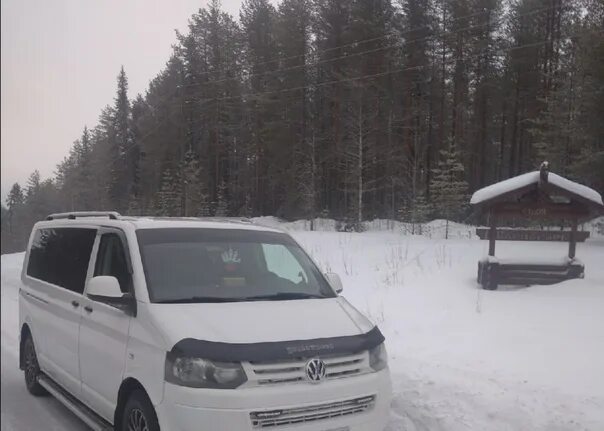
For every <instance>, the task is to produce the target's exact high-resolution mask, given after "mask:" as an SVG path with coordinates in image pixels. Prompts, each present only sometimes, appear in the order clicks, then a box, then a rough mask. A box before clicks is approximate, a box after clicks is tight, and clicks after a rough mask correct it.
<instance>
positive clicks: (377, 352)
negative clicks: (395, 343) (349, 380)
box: [369, 343, 388, 371]
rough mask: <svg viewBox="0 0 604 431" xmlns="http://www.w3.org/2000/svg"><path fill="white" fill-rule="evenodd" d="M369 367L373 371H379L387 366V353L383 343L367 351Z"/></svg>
mask: <svg viewBox="0 0 604 431" xmlns="http://www.w3.org/2000/svg"><path fill="white" fill-rule="evenodd" d="M369 366H370V367H371V368H373V370H374V371H381V370H383V369H384V368H386V367H387V366H388V353H387V352H386V346H385V345H384V343H382V344H380V345H379V346H377V347H374V348H373V349H371V350H370V351H369Z"/></svg>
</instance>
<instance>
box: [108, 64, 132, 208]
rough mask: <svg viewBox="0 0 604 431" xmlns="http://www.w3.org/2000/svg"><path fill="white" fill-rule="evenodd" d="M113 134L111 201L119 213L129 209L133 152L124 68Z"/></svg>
mask: <svg viewBox="0 0 604 431" xmlns="http://www.w3.org/2000/svg"><path fill="white" fill-rule="evenodd" d="M112 126H113V133H112V136H111V139H110V155H111V160H110V164H111V174H110V175H111V176H110V179H109V181H110V182H109V199H110V203H111V205H112V206H113V207H114V208H115V209H117V210H118V211H123V210H125V209H126V208H127V207H128V197H129V196H128V195H129V190H130V185H131V181H130V178H129V177H130V175H129V173H128V162H127V155H128V152H130V151H132V149H133V148H132V145H133V140H132V132H131V129H130V101H129V100H128V78H127V77H126V72H125V71H124V68H123V67H122V68H121V69H120V73H119V75H118V77H117V94H116V97H115V101H114V116H113V124H112Z"/></svg>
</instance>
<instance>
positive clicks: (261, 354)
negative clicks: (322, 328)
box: [170, 326, 385, 362]
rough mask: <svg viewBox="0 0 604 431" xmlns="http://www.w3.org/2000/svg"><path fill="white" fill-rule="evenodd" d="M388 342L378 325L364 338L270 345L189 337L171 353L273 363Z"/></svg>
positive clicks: (361, 348)
mask: <svg viewBox="0 0 604 431" xmlns="http://www.w3.org/2000/svg"><path fill="white" fill-rule="evenodd" d="M384 340H385V338H384V336H383V335H382V333H381V332H380V330H379V328H378V327H377V326H375V327H374V328H373V329H372V330H371V331H369V332H367V333H365V334H360V335H350V336H345V337H333V338H316V339H313V340H293V341H277V342H267V343H245V344H237V343H221V342H215V341H204V340H196V339H194V338H185V339H184V340H181V341H179V342H178V343H176V344H175V345H174V347H172V350H171V351H170V354H171V355H176V356H189V357H196V358H203V359H209V360H211V361H220V362H240V361H250V362H253V361H272V360H283V359H294V358H300V357H312V356H324V355H332V354H350V353H356V352H361V351H364V350H370V349H373V348H374V347H377V346H379V345H380V344H382V343H383V342H384Z"/></svg>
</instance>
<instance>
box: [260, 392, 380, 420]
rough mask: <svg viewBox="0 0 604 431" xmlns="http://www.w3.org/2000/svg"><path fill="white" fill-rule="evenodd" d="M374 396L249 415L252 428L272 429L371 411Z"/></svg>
mask: <svg viewBox="0 0 604 431" xmlns="http://www.w3.org/2000/svg"><path fill="white" fill-rule="evenodd" d="M374 405H375V395H369V396H366V397H360V398H354V399H350V400H344V401H335V402H331V403H325V404H315V405H312V406H304V407H295V408H289V409H281V410H267V411H257V412H252V413H250V419H251V421H252V426H253V427H254V428H272V427H278V426H284V425H295V424H303V423H307V422H315V421H321V420H326V419H333V418H339V417H343V416H352V415H357V414H360V413H364V412H367V411H370V410H371V409H373V407H374Z"/></svg>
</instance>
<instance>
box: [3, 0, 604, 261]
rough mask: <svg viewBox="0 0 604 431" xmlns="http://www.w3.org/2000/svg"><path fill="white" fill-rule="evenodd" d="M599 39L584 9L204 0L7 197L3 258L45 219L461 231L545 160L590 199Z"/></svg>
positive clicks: (600, 89) (601, 101) (580, 1)
mask: <svg viewBox="0 0 604 431" xmlns="http://www.w3.org/2000/svg"><path fill="white" fill-rule="evenodd" d="M603 28H604V3H602V1H601V0H400V1H396V2H395V1H391V0H370V1H368V0H282V1H281V3H280V4H279V5H278V6H277V7H275V6H273V5H272V3H271V2H270V1H269V0H245V1H244V2H243V5H242V7H241V11H240V16H239V19H238V20H236V19H235V18H234V17H232V16H230V15H229V14H227V13H225V12H224V11H222V10H221V6H220V4H219V2H218V1H212V2H210V4H209V5H208V7H207V8H205V9H201V10H199V12H198V13H196V14H195V15H193V16H192V17H191V19H190V24H189V30H188V32H187V33H185V34H177V42H176V44H175V45H174V50H173V54H172V56H171V58H170V59H169V61H168V62H167V64H166V67H165V68H164V70H162V71H161V72H160V73H159V75H158V76H157V77H156V78H155V79H153V81H152V82H151V83H150V85H149V88H148V90H147V92H146V94H145V95H137V96H136V97H134V98H133V99H129V97H128V91H127V90H128V81H127V77H126V73H125V72H124V70H123V69H122V70H121V71H120V73H119V76H118V85H117V92H116V95H115V99H114V102H113V104H111V105H110V106H107V107H106V108H105V109H104V110H103V111H102V112H101V115H100V117H99V121H98V124H97V125H96V126H94V127H92V128H90V129H88V128H84V130H83V133H82V136H81V138H80V139H78V140H77V141H76V142H75V143H74V145H73V147H72V149H71V151H70V154H69V155H68V157H66V158H65V160H64V161H63V162H62V163H61V164H60V165H59V166H58V168H57V174H56V177H55V178H53V179H51V180H46V181H41V180H40V179H39V176H38V177H36V174H33V175H32V178H30V181H29V184H28V185H27V186H26V187H24V189H25V190H24V191H23V190H21V188H20V187H19V185H15V186H14V187H13V190H12V191H11V193H10V195H9V198H8V201H7V205H8V207H7V209H3V215H2V223H3V224H2V226H3V227H2V229H3V236H2V238H3V239H2V241H3V246H2V247H3V250H5V249H8V248H6V247H5V232H10V235H7V238H9V239H11V241H13V242H14V243H16V245H14V244H13V243H11V246H10V247H9V248H10V249H18V248H22V242H23V239H22V237H21V236H20V235H22V233H21V231H20V229H21V230H24V231H27V229H28V227H29V226H31V223H32V222H33V221H34V220H37V219H39V218H41V217H42V216H44V215H46V213H49V212H51V211H55V210H92V209H94V210H98V209H114V210H117V211H120V212H122V213H129V214H153V215H166V216H198V215H230V216H236V215H241V216H255V215H276V216H280V217H284V218H287V219H292V218H312V217H317V216H323V217H332V218H336V219H339V220H345V221H348V222H349V223H353V224H354V223H358V222H359V221H361V220H366V219H371V218H374V217H382V218H400V219H405V220H410V221H414V220H416V221H421V220H423V219H425V218H428V217H446V218H448V219H458V220H459V219H462V218H464V217H465V215H466V214H467V206H466V203H467V200H468V194H469V193H471V192H472V191H473V190H475V189H477V188H480V187H482V186H484V185H487V184H490V183H492V182H495V181H498V180H501V179H505V178H508V177H510V176H514V175H517V174H520V173H523V172H525V171H528V170H531V169H535V168H536V167H538V166H539V164H540V163H541V161H543V160H545V159H547V160H549V162H550V166H552V170H553V171H555V172H557V173H560V174H562V175H565V176H568V177H571V178H576V179H578V180H579V181H581V182H582V183H585V184H587V185H590V186H592V187H595V188H596V189H599V190H600V191H601V190H603V189H604V121H603V120H604V31H603ZM20 190H21V191H20ZM5 211H6V213H5ZM15 232H18V233H16V234H15ZM6 242H7V243H8V240H7V241H6Z"/></svg>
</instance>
